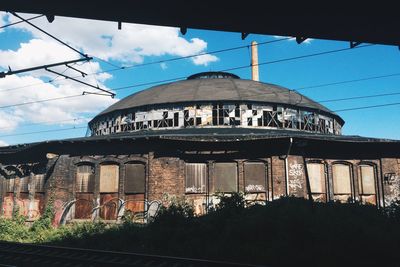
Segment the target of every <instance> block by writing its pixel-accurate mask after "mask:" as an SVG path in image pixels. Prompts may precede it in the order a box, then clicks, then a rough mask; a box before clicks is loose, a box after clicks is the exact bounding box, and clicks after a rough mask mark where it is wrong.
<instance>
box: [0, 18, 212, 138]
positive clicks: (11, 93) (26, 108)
mask: <svg viewBox="0 0 400 267" xmlns="http://www.w3.org/2000/svg"><path fill="white" fill-rule="evenodd" d="M23 16H24V17H30V15H27V14H24V15H23ZM15 21H18V19H16V18H15V17H13V16H11V15H6V13H4V12H0V25H3V24H5V23H9V22H15ZM33 22H34V23H35V24H36V25H38V26H39V27H41V28H43V29H45V30H47V31H49V32H50V33H53V34H54V35H56V36H58V37H60V39H62V40H64V41H66V42H70V43H69V44H70V45H72V46H74V47H75V48H77V49H80V50H81V51H84V52H85V53H88V54H89V55H94V56H97V57H100V58H102V59H104V60H110V59H112V60H116V61H119V62H120V63H122V64H132V63H140V62H143V61H144V59H145V57H150V56H152V57H154V56H163V55H171V56H188V55H193V54H200V53H204V52H205V51H206V49H207V43H206V42H205V41H204V40H201V39H199V38H193V39H191V40H186V39H184V38H182V37H180V36H179V29H177V28H169V27H157V26H147V25H136V24H123V27H122V30H118V29H117V24H116V23H113V22H104V21H94V20H83V19H72V18H63V17H56V19H55V21H54V22H53V23H51V24H50V23H48V22H47V20H46V19H45V18H40V19H36V20H34V21H33ZM13 27H14V28H17V29H20V30H23V31H25V32H27V33H29V34H31V39H30V40H28V41H25V42H24V43H21V44H20V47H19V48H18V49H15V50H0V68H3V69H8V66H10V67H11V68H12V69H13V70H18V69H22V68H28V67H34V66H39V65H44V64H49V63H56V62H62V61H68V60H73V59H77V58H79V55H78V53H76V52H74V51H73V50H71V49H69V48H67V47H65V46H63V45H62V44H60V43H58V42H56V41H55V40H53V39H51V38H49V37H48V36H46V35H44V34H43V33H41V32H39V31H37V30H35V29H34V28H32V27H31V26H29V25H28V24H26V23H21V24H17V25H15V26H13ZM217 60H218V58H217V57H215V56H212V55H202V56H199V57H195V58H192V59H191V61H192V63H193V64H196V65H204V66H207V65H208V64H210V63H211V62H215V61H217ZM74 67H75V68H77V69H79V70H82V71H83V72H85V73H96V72H99V71H102V69H101V67H100V64H99V63H98V62H91V63H87V62H86V63H84V62H80V63H77V64H75V65H74ZM160 67H161V68H162V69H164V68H167V65H166V64H160ZM51 69H53V70H55V71H58V72H63V73H64V74H66V75H68V76H74V77H76V76H79V73H77V72H75V71H74V70H71V69H68V68H67V67H65V66H59V67H54V68H51ZM46 77H47V78H46ZM55 77H56V76H55V75H54V74H51V73H49V72H47V71H45V70H38V71H33V72H29V73H24V74H21V75H12V76H6V78H1V79H0V133H2V132H11V131H14V130H15V129H17V127H18V126H20V125H23V124H25V123H28V124H29V123H42V122H48V123H47V124H48V125H61V124H77V123H86V122H87V120H86V119H83V120H74V119H75V118H81V117H86V116H92V115H93V113H98V112H99V111H100V110H102V109H104V108H106V107H108V106H109V105H111V104H112V103H115V102H116V101H117V100H118V99H111V98H110V97H105V96H98V95H86V96H77V97H73V98H68V99H62V100H57V101H49V102H39V103H34V104H29V105H19V106H13V107H8V108H4V107H5V106H10V105H11V106H12V105H14V104H18V103H26V102H35V101H39V100H43V99H50V98H62V97H65V96H71V95H81V94H82V92H83V91H88V89H89V90H90V88H89V87H87V86H85V85H82V84H79V83H76V82H73V81H71V80H65V79H64V78H62V77H58V78H57V79H56V80H54V82H53V83H45V82H44V80H48V79H54V78H55ZM44 78H46V79H44ZM112 78H113V76H112V75H111V74H110V73H99V74H96V75H88V76H86V77H85V78H78V79H82V80H83V81H85V82H86V83H90V84H93V85H97V84H98V85H99V86H100V87H101V88H104V89H107V90H109V88H107V86H105V83H106V82H107V81H108V80H110V79H112ZM29 85H34V86H29ZM94 90H95V89H92V90H91V91H94ZM60 121H61V122H60Z"/></svg>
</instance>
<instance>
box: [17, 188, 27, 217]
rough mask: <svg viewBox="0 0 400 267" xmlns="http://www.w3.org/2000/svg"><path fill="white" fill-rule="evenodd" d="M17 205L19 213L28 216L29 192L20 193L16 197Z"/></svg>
mask: <svg viewBox="0 0 400 267" xmlns="http://www.w3.org/2000/svg"><path fill="white" fill-rule="evenodd" d="M17 205H18V212H19V215H22V216H25V217H28V215H29V208H30V207H29V206H30V201H29V193H20V194H19V197H18V198H17Z"/></svg>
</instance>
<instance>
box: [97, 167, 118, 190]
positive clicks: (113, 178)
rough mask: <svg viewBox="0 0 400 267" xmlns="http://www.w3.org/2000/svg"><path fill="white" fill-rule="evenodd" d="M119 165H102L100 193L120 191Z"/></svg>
mask: <svg viewBox="0 0 400 267" xmlns="http://www.w3.org/2000/svg"><path fill="white" fill-rule="evenodd" d="M118 181H119V166H118V165H116V164H104V165H100V193H106V192H107V193H114V192H118Z"/></svg>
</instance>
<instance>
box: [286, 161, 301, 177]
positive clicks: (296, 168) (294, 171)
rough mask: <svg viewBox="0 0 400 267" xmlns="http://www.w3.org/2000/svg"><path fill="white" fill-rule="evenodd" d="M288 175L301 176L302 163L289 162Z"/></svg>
mask: <svg viewBox="0 0 400 267" xmlns="http://www.w3.org/2000/svg"><path fill="white" fill-rule="evenodd" d="M289 175H290V176H295V177H297V176H302V175H303V164H299V163H297V162H296V161H295V162H294V163H291V164H289Z"/></svg>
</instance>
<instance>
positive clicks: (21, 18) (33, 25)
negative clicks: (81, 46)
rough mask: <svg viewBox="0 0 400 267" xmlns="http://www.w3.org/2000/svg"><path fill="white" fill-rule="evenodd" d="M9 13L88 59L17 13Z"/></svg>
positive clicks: (84, 55)
mask: <svg viewBox="0 0 400 267" xmlns="http://www.w3.org/2000/svg"><path fill="white" fill-rule="evenodd" d="M10 13H11V14H13V15H14V16H15V17H17V18H19V19H20V20H22V21H24V22H26V23H28V24H29V25H31V26H32V27H34V28H35V29H37V30H38V31H40V32H42V33H44V34H46V35H47V36H49V37H51V38H52V39H54V40H56V41H57V42H59V43H61V44H62V45H64V46H66V47H68V48H69V49H71V50H73V51H75V52H77V53H78V54H79V55H81V56H82V57H84V58H87V57H88V56H87V55H86V54H84V53H82V52H81V51H79V50H78V49H76V48H73V47H72V46H70V45H69V44H67V43H66V42H64V41H62V40H60V39H59V38H57V37H55V36H54V35H52V34H50V33H48V32H47V31H45V30H43V29H41V28H39V27H38V26H36V25H35V24H33V23H31V22H29V21H28V20H27V19H24V18H23V17H21V16H20V15H18V14H17V13H15V12H10Z"/></svg>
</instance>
